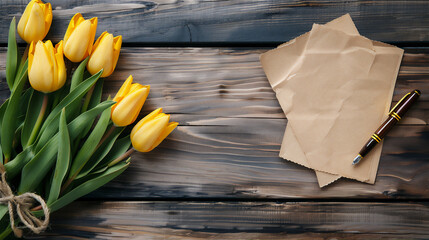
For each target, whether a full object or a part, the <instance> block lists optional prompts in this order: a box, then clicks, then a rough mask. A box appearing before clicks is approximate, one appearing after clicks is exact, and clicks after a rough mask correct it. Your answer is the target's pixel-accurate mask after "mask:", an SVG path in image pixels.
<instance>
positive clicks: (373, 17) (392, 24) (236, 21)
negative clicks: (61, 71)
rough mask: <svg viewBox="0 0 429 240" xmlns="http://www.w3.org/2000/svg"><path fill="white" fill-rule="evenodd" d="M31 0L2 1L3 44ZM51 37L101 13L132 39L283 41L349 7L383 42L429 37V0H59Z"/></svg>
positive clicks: (104, 25) (105, 24)
mask: <svg viewBox="0 0 429 240" xmlns="http://www.w3.org/2000/svg"><path fill="white" fill-rule="evenodd" d="M27 2H28V1H27V0H18V1H17V0H3V1H1V2H0V32H2V33H4V34H1V35H0V43H6V42H7V34H6V33H7V32H8V31H7V29H8V27H9V23H10V20H11V19H12V17H13V16H17V17H18V18H19V16H20V15H21V13H22V12H23V11H24V8H25V5H26V4H27ZM52 5H53V9H54V10H53V15H54V17H53V21H54V24H53V27H52V29H51V31H50V32H49V34H48V36H47V38H48V39H51V40H54V41H55V42H58V41H59V40H60V39H62V37H63V36H64V33H65V31H66V28H67V25H68V22H69V20H70V19H71V17H72V16H73V15H74V14H75V13H77V12H81V13H82V14H83V15H84V17H86V18H91V17H98V18H99V25H98V30H97V36H98V35H100V34H101V33H102V32H103V31H109V32H112V33H114V34H115V35H116V34H121V35H123V36H124V41H125V42H128V43H255V42H256V43H258V42H259V43H261V42H265V43H266V42H276V43H280V42H285V41H288V40H290V39H292V38H294V37H297V36H299V35H301V34H302V33H304V32H307V31H309V30H310V29H311V26H312V24H313V23H326V22H328V21H330V20H332V19H334V18H336V17H339V16H341V15H343V14H346V13H350V14H351V16H352V17H353V19H354V20H355V22H356V25H357V27H358V29H359V31H360V33H361V34H362V35H364V36H366V37H369V38H371V39H374V40H379V41H388V42H392V41H393V42H397V41H401V42H403V41H428V40H429V17H428V16H429V11H428V10H429V2H427V1H345V0H335V1H323V0H315V1H299V0H290V1H280V0H276V1H263V0H252V1H247V0H234V1H220V0H216V1H166V0H156V1H135V0H126V1H117V0H103V1H99V0H97V1H96V0H89V1H82V0H80V1H67V0H55V1H52Z"/></svg>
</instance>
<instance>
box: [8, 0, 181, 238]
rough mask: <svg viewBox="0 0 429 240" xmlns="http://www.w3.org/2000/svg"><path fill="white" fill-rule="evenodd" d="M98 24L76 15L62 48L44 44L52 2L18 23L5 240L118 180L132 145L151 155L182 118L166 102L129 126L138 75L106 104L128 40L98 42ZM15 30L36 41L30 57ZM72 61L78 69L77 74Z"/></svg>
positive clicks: (12, 45)
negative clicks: (174, 117)
mask: <svg viewBox="0 0 429 240" xmlns="http://www.w3.org/2000/svg"><path fill="white" fill-rule="evenodd" d="M97 21H98V20H97V18H92V19H89V20H85V19H84V18H83V17H82V15H81V14H79V13H78V14H76V15H75V16H73V18H72V19H71V21H70V24H69V26H68V29H67V31H66V32H65V35H64V39H63V41H60V42H59V43H57V44H56V45H55V46H54V45H53V44H52V42H51V41H49V40H47V41H45V42H43V41H42V40H43V38H44V37H45V36H46V34H47V32H48V31H49V28H50V25H51V22H52V8H51V5H50V4H49V3H47V4H44V3H43V2H41V1H40V0H32V1H31V2H30V3H29V4H28V5H27V7H26V9H25V11H24V13H23V14H22V16H21V18H20V20H19V23H18V26H16V22H15V18H14V19H13V20H12V21H11V24H10V29H9V38H8V49H7V56H6V57H7V59H6V81H7V84H8V86H9V89H10V91H11V96H10V98H9V99H7V100H6V101H5V102H4V103H3V104H2V105H1V107H0V131H1V132H0V143H1V144H0V173H1V180H0V219H1V221H0V228H1V229H0V239H3V238H5V237H6V236H8V235H10V234H11V233H12V232H14V234H15V236H17V237H20V236H22V230H23V228H25V229H28V231H30V230H31V231H32V232H34V233H40V232H41V231H43V230H44V229H45V228H46V227H47V225H48V223H49V213H50V212H53V211H56V210H58V209H60V208H62V207H64V206H65V205H67V204H69V203H71V202H72V201H74V200H76V199H78V198H79V197H81V196H83V195H86V194H88V193H90V192H92V191H94V190H95V189H97V188H99V187H101V186H102V185H104V184H106V183H108V182H109V181H111V180H112V179H113V178H115V177H116V176H118V175H119V174H121V173H122V172H123V171H124V170H125V169H126V168H127V167H128V165H129V162H130V155H131V153H132V152H133V151H134V149H135V150H138V151H140V152H148V151H151V150H152V149H154V148H155V147H156V146H157V145H159V144H160V143H161V142H162V140H163V139H165V138H166V137H167V136H168V135H169V134H170V133H171V132H172V131H173V130H174V128H175V127H176V126H177V124H178V123H176V122H170V117H169V115H167V114H164V113H162V109H161V108H159V109H156V110H155V111H153V112H152V113H150V114H149V115H147V116H146V117H144V118H143V119H142V120H140V121H139V122H138V123H137V124H136V125H135V126H134V127H133V128H132V130H131V129H128V127H127V126H130V125H131V124H133V122H134V121H135V120H136V119H137V117H138V115H139V112H140V110H141V108H142V107H143V104H144V102H145V100H146V98H147V96H148V94H149V90H150V86H143V85H141V84H139V83H133V77H132V76H129V77H128V79H127V80H126V81H125V82H124V84H123V85H122V87H121V88H120V89H119V91H118V92H117V94H116V96H115V97H114V98H113V99H110V97H109V99H108V100H105V101H102V100H101V96H102V88H103V78H104V77H108V76H109V75H111V74H112V73H113V71H114V69H115V67H116V64H117V61H118V57H119V53H120V49H121V45H122V37H121V36H117V37H113V35H112V34H109V33H107V32H104V33H102V34H101V36H100V37H99V38H98V39H97V40H96V41H95V43H94V39H95V33H96V28H97ZM16 30H17V31H18V34H19V36H20V37H21V38H22V39H23V40H25V41H26V42H27V43H28V44H29V45H28V46H27V49H26V50H25V52H24V54H23V56H19V51H18V47H17V41H16ZM64 56H65V57H66V58H67V59H68V60H70V61H71V62H74V63H70V64H67V62H66V61H67V60H64ZM79 62H80V64H78V63H79ZM73 64H75V65H73ZM66 65H67V66H69V65H71V66H75V67H76V68H75V69H74V71H73V73H72V74H71V79H70V80H68V79H67V71H66ZM27 80H28V81H27ZM27 82H28V83H29V84H27ZM129 130H131V131H129ZM131 145H132V147H131ZM12 189H13V190H16V191H12Z"/></svg>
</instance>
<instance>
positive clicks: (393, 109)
mask: <svg viewBox="0 0 429 240" xmlns="http://www.w3.org/2000/svg"><path fill="white" fill-rule="evenodd" d="M414 92H416V93H417V91H414ZM411 93H413V92H409V93H407V94H405V96H403V97H402V98H401V100H399V102H397V103H396V105H395V106H394V107H393V108H392V109H391V110H390V112H389V114H391V113H392V112H393V111H395V109H396V108H397V107H398V105H399V104H401V102H402V101H404V99H405V98H406V97H407V96H408V95H410V94H411ZM417 94H418V93H417ZM396 120H398V119H396ZM398 121H399V120H398Z"/></svg>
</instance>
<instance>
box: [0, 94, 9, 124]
mask: <svg viewBox="0 0 429 240" xmlns="http://www.w3.org/2000/svg"><path fill="white" fill-rule="evenodd" d="M8 103H9V99H6V101H4V103H3V104H2V105H1V107H0V129H1V126H2V123H3V116H4V113H5V112H6V108H7V104H8Z"/></svg>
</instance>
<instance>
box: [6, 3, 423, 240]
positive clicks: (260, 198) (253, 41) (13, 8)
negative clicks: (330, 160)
mask: <svg viewBox="0 0 429 240" xmlns="http://www.w3.org/2000/svg"><path fill="white" fill-rule="evenodd" d="M26 3H27V1H24V0H19V1H15V0H3V1H1V2H0V13H1V14H0V19H1V24H0V30H1V33H2V34H1V35H0V45H1V48H0V77H1V79H2V80H1V83H0V90H1V92H0V93H1V96H2V100H4V99H5V98H6V97H8V94H9V93H8V91H7V87H6V84H5V71H4V68H5V57H6V54H5V50H6V43H7V41H6V40H7V28H8V25H9V22H10V20H11V18H12V16H20V14H21V12H23V10H24V8H25V5H26ZM52 5H53V9H54V11H53V14H54V18H53V26H52V28H51V30H50V32H49V34H48V36H47V38H48V39H52V40H53V41H54V42H58V41H59V40H60V39H61V38H62V37H63V35H64V33H65V30H66V27H67V24H68V21H69V19H70V18H71V17H72V16H73V15H74V14H75V13H77V12H81V13H82V14H83V15H84V17H88V18H89V17H95V16H96V17H98V18H99V25H98V29H97V36H99V35H100V34H101V32H103V31H106V30H107V31H109V32H111V33H113V34H114V35H118V34H121V35H123V40H124V44H123V48H122V51H121V56H120V59H119V63H118V67H117V69H116V71H115V73H114V74H113V75H112V76H110V77H109V78H107V79H106V80H105V96H107V95H108V94H115V92H116V91H117V90H118V89H119V87H120V85H121V83H122V82H123V81H124V80H125V79H126V77H127V76H128V75H129V74H132V75H133V76H134V79H135V80H136V81H138V82H140V83H144V84H150V85H151V92H150V95H149V99H148V101H147V102H146V104H145V106H144V109H143V113H142V116H144V115H145V114H147V113H148V112H149V111H151V110H153V109H155V108H156V107H164V109H165V112H167V113H171V114H172V115H171V118H172V119H173V120H174V121H178V122H180V125H179V127H178V128H177V130H175V131H174V132H173V133H172V134H171V135H170V136H169V137H168V139H167V140H166V141H165V142H163V143H162V144H161V145H160V146H159V147H158V148H157V149H156V150H154V151H152V152H151V153H148V154H134V155H133V158H132V164H131V166H130V167H129V168H128V170H127V171H126V172H125V173H124V174H122V175H121V176H120V177H118V178H117V179H116V180H114V181H113V182H111V183H109V184H108V185H106V186H105V187H102V188H101V189H99V190H97V191H96V192H94V193H92V194H90V195H88V196H86V197H84V198H82V199H81V200H79V201H77V202H75V203H73V204H71V205H69V206H67V207H65V208H64V209H62V210H60V211H58V212H55V213H54V214H53V218H52V221H51V222H52V223H51V224H50V228H49V230H48V231H47V232H46V233H45V234H43V237H45V238H47V239H61V238H75V239H84V238H99V239H109V238H111V239H116V238H123V239H129V238H136V239H333V238H337V239H344V238H349V239H374V238H377V239H379V238H380V239H384V238H386V239H390V238H399V239H401V238H404V239H411V238H415V239H427V238H429V173H428V172H429V127H428V125H427V123H428V121H429V2H427V1H341V0H337V1H317V0H315V1H262V0H261V1H245V0H235V1H216V0H214V1H164V0H159V1H154V2H152V1H139V0H133V1H129V0H127V1H115V0H104V1H100V0H97V1H95V0H86V1H66V0H56V1H52ZM345 13H350V14H351V16H352V18H353V19H354V21H355V23H356V25H357V28H358V29H359V31H360V33H361V34H362V35H364V36H366V37H368V38H371V39H374V40H379V41H384V42H388V43H393V44H396V45H398V46H400V47H403V48H404V49H405V55H404V58H403V61H402V65H401V69H400V73H399V77H398V81H397V84H396V88H395V92H394V102H396V101H398V100H399V98H400V97H401V96H402V95H403V94H404V93H406V92H407V91H409V90H411V89H414V88H418V89H420V90H421V91H422V92H423V94H422V97H421V100H420V102H419V103H418V104H417V106H416V107H415V108H414V109H413V110H412V111H411V112H409V114H408V117H407V118H409V119H412V120H413V121H409V122H408V123H407V122H404V123H403V124H401V125H400V126H398V127H397V128H396V129H395V130H394V131H393V132H391V133H390V134H389V136H388V137H387V138H386V140H385V145H384V147H383V153H382V157H381V161H380V166H379V170H378V176H377V180H376V183H375V184H374V185H369V184H364V183H359V182H355V181H351V180H341V181H338V182H336V183H334V184H332V185H331V186H329V187H327V188H324V189H319V187H318V185H317V181H316V177H315V174H314V173H313V171H311V170H309V169H306V168H304V167H301V166H298V165H296V164H293V163H291V162H287V161H285V160H283V159H281V158H279V157H278V152H279V149H280V143H281V140H282V135H283V133H284V129H285V127H286V124H287V120H286V119H285V116H284V114H283V112H282V110H281V109H280V107H279V104H278V102H277V100H276V97H275V94H274V92H273V91H272V89H271V87H270V85H269V83H268V81H267V79H266V77H265V74H264V72H263V71H262V69H261V66H260V63H259V55H260V54H261V53H263V52H265V51H267V50H268V49H271V48H274V47H275V46H277V45H278V44H280V43H282V42H285V41H288V40H290V39H292V38H294V37H296V36H298V35H300V34H302V33H304V32H306V31H308V30H310V28H311V25H312V23H313V22H317V23H325V22H327V21H330V20H332V19H334V18H336V17H339V16H341V15H343V14H345ZM23 46H24V45H23Z"/></svg>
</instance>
